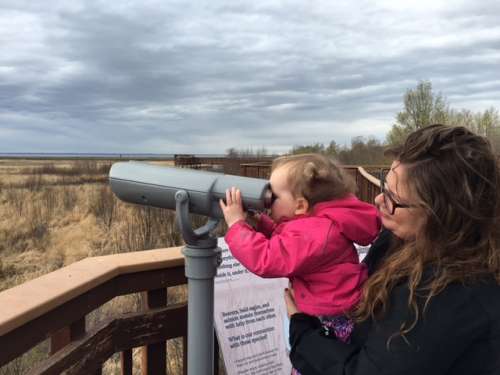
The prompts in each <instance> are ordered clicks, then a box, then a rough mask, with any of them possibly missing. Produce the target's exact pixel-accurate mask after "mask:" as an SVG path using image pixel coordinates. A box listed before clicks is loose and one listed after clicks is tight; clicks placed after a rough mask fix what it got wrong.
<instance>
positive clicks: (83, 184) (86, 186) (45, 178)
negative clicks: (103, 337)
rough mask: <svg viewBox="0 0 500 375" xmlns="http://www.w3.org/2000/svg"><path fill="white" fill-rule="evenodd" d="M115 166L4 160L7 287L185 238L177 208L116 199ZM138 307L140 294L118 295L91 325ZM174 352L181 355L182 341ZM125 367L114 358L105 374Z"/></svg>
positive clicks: (23, 363) (175, 365)
mask: <svg viewBox="0 0 500 375" xmlns="http://www.w3.org/2000/svg"><path fill="white" fill-rule="evenodd" d="M157 163H162V164H168V163H171V162H157ZM110 166H111V162H109V161H95V160H69V161H65V160H56V161H52V160H51V161H44V160H0V202H1V205H0V290H4V289H7V288H10V287H13V286H15V285H18V284H20V283H23V282H25V281H27V280H30V279H33V278H35V277H37V276H40V275H42V274H45V273H48V272H51V271H53V270H55V269H57V268H60V267H63V266H65V265H68V264H70V263H73V262H75V261H78V260H80V259H83V258H85V257H89V256H96V255H105V254H113V253H118V252H126V251H136V250H147V249H153V248H159V247H170V246H178V245H180V244H181V243H182V240H181V238H180V235H179V233H178V232H177V229H176V227H175V224H174V215H175V214H174V212H172V211H168V210H160V209H155V208H150V207H141V206H135V205H130V204H126V203H123V202H121V201H118V200H117V199H116V198H115V197H114V195H113V193H112V192H111V190H110V188H109V186H108V183H107V180H108V178H107V175H108V172H109V168H110ZM194 220H195V221H197V222H199V221H200V218H194ZM170 294H171V292H169V295H170ZM174 298H177V299H185V298H186V292H185V290H183V289H182V288H181V289H178V290H177V291H176V293H175V294H174ZM139 305H140V300H139V296H125V297H119V298H115V299H114V300H112V301H110V302H109V303H107V304H106V305H105V306H103V307H102V308H101V309H99V311H96V312H94V313H93V314H91V315H90V316H89V317H88V319H87V326H88V327H89V326H92V325H93V324H95V323H96V322H98V321H100V320H102V319H104V318H106V317H109V316H111V315H113V314H116V313H117V312H121V311H134V310H137V309H138V308H139ZM171 350H172V351H173V352H174V353H178V355H179V357H180V356H181V353H182V348H181V347H180V346H179V345H178V344H175V345H174V347H172V348H169V353H171ZM46 352H47V343H43V344H41V345H39V346H38V347H37V348H35V349H34V350H32V351H31V352H30V353H27V354H26V355H25V356H24V357H23V358H21V359H18V360H15V361H13V362H12V363H10V364H9V365H6V366H4V367H3V368H0V375H3V374H24V373H25V371H27V369H29V368H30V366H31V364H32V363H33V362H36V361H37V360H39V359H41V358H43V357H44V356H45V355H46ZM171 357H174V356H171ZM134 362H137V361H134ZM179 366H180V364H179V361H178V360H175V358H174V360H172V361H170V363H169V368H170V369H169V370H170V371H169V373H171V374H177V373H180V367H179ZM118 370H119V369H118V368H117V359H116V358H114V359H110V360H109V361H108V362H107V363H106V365H105V368H104V373H105V374H115V373H116V374H118Z"/></svg>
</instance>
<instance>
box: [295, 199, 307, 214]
mask: <svg viewBox="0 0 500 375" xmlns="http://www.w3.org/2000/svg"><path fill="white" fill-rule="evenodd" d="M308 211H309V202H308V201H307V199H306V198H304V197H299V198H297V199H296V206H295V215H304V214H306V213H307V212H308Z"/></svg>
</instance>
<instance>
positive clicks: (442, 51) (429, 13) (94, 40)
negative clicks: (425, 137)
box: [0, 0, 500, 153]
mask: <svg viewBox="0 0 500 375" xmlns="http://www.w3.org/2000/svg"><path fill="white" fill-rule="evenodd" d="M499 20H500V2H499V1H498V0H481V1H477V0H466V1H455V0H405V1H401V0H394V1H388V0H385V1H366V0H360V1H351V0H345V1H344V0H335V1H331V0H316V1H315V0H302V1H294V0H290V1H288V0H283V1H269V0H252V1H242V2H240V1H235V0H227V1H222V0H211V1H196V0H192V1H185V0H158V1H156V0H153V1H149V0H142V1H134V0H130V1H125V0H124V1H108V0H106V1H104V0H102V1H95V0H72V1H62V0H61V1H59V0H49V1H30V0H0V152H127V153H129V152H131V153H132V152H146V153H180V152H195V153H223V152H224V151H225V150H226V149H228V148H229V147H236V148H248V147H252V148H261V147H265V148H266V149H267V150H268V151H273V152H284V151H287V150H289V149H290V148H291V147H292V146H293V145H298V144H307V143H312V142H323V143H328V142H329V141H330V140H332V139H333V140H335V141H336V142H337V143H340V144H350V140H351V138H352V137H354V136H357V135H363V136H374V137H376V138H378V139H381V140H382V139H384V137H385V134H386V132H387V131H388V129H389V128H390V126H391V124H392V123H393V122H394V118H395V114H396V113H397V112H398V111H399V110H401V109H402V97H403V95H404V92H405V90H406V89H408V88H414V87H415V86H416V84H417V83H418V81H419V80H430V81H431V82H432V84H433V88H434V91H435V92H442V94H443V95H444V96H445V97H446V98H447V99H448V102H449V104H450V105H451V107H453V108H457V109H460V108H467V109H470V110H473V111H483V110H485V109H487V108H489V107H491V106H494V107H496V108H500V22H499Z"/></svg>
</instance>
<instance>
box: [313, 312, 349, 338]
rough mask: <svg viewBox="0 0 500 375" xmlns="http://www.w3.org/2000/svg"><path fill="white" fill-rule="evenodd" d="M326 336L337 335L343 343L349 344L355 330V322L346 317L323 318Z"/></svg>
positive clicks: (321, 318)
mask: <svg viewBox="0 0 500 375" xmlns="http://www.w3.org/2000/svg"><path fill="white" fill-rule="evenodd" d="M319 319H320V320H321V323H323V328H324V329H325V335H329V334H330V335H335V337H337V338H338V339H339V340H340V341H342V342H349V338H350V337H351V333H352V331H353V329H354V322H353V321H352V320H351V319H349V318H348V317H346V316H344V315H337V316H321V317H320V318H319Z"/></svg>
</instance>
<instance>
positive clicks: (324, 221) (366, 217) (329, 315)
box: [220, 154, 380, 341]
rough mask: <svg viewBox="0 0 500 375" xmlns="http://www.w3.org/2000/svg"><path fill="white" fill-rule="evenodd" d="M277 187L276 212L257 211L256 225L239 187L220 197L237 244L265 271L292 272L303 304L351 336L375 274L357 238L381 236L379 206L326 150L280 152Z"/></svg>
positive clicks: (240, 253)
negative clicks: (353, 316)
mask: <svg viewBox="0 0 500 375" xmlns="http://www.w3.org/2000/svg"><path fill="white" fill-rule="evenodd" d="M270 187H271V190H272V193H273V203H272V206H271V212H270V217H269V216H267V215H266V214H259V215H257V228H256V229H253V227H252V226H250V225H249V224H248V223H247V222H246V221H245V217H246V216H245V213H244V212H243V206H242V200H241V193H240V191H239V190H238V189H236V188H234V187H233V188H232V189H231V190H228V191H227V192H226V202H225V203H224V202H223V201H222V200H221V201H220V206H221V209H222V211H223V213H224V218H225V220H226V222H227V225H228V227H229V229H228V232H227V234H226V237H225V239H226V242H227V244H228V246H229V249H230V250H231V253H232V254H233V256H234V257H235V258H236V259H238V260H239V261H240V262H241V264H243V265H244V266H245V267H246V268H247V269H248V270H249V271H251V272H253V273H255V274H257V275H259V276H261V277H266V278H272V277H288V278H289V280H290V283H291V286H292V288H293V289H294V292H295V300H296V303H297V307H298V308H299V310H300V311H302V312H304V313H306V314H309V315H315V316H318V317H320V319H321V320H322V322H323V325H324V326H325V329H327V330H329V331H331V332H332V334H335V335H336V336H337V337H338V338H339V339H340V340H342V341H347V340H348V338H349V336H350V334H351V331H352V329H353V323H352V321H351V320H350V319H348V318H347V317H346V314H347V313H348V312H349V311H350V310H351V309H352V308H353V307H354V306H355V305H356V304H357V302H358V300H359V298H360V293H361V286H362V284H363V282H364V281H365V279H366V277H367V270H366V268H365V265H364V264H360V263H359V259H358V254H357V252H356V249H355V247H354V245H353V243H357V244H360V245H368V244H370V243H371V242H372V241H373V240H374V239H375V237H376V236H377V235H378V233H379V230H380V219H379V217H378V214H377V211H376V209H375V207H374V206H373V205H371V204H368V203H365V202H362V201H360V200H359V199H357V198H356V197H355V196H354V194H353V191H354V186H353V183H352V181H351V179H350V178H348V176H346V175H345V174H344V172H343V171H342V170H341V168H340V167H339V166H337V164H336V163H335V162H333V161H332V160H331V159H330V158H328V157H326V156H324V155H321V154H301V155H293V156H284V157H280V158H278V159H276V160H275V161H274V162H273V165H272V172H271V178H270Z"/></svg>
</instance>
